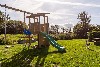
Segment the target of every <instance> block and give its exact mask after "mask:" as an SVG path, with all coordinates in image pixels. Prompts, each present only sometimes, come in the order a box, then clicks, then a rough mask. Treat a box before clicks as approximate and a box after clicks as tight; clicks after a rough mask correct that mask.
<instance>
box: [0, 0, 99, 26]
mask: <svg viewBox="0 0 100 67" xmlns="http://www.w3.org/2000/svg"><path fill="white" fill-rule="evenodd" d="M0 4H7V6H11V7H14V8H17V9H21V10H24V11H28V12H31V13H39V12H40V13H41V12H42V13H45V12H46V13H50V15H48V16H49V23H50V24H51V25H52V24H58V25H63V24H73V25H75V24H76V23H78V22H79V19H77V17H78V14H79V13H80V12H83V11H86V12H87V13H88V15H89V16H90V15H91V22H90V23H91V24H99V25H100V22H99V21H100V0H0ZM0 10H1V11H2V12H4V8H2V7H0ZM7 14H9V16H10V17H11V19H12V20H21V21H23V13H20V12H16V11H12V10H8V9H7ZM31 22H32V20H31ZM26 23H28V19H26Z"/></svg>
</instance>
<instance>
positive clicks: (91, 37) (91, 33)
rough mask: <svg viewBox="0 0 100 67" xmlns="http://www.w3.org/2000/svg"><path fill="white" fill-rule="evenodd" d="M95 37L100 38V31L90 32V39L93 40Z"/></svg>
mask: <svg viewBox="0 0 100 67" xmlns="http://www.w3.org/2000/svg"><path fill="white" fill-rule="evenodd" d="M94 38H100V31H93V32H89V33H88V41H90V42H92V41H93V39H94Z"/></svg>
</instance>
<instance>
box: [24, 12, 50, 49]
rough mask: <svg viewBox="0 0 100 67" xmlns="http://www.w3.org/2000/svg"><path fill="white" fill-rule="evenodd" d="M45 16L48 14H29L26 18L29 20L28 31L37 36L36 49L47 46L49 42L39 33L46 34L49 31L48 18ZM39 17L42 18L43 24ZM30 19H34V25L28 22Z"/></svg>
mask: <svg viewBox="0 0 100 67" xmlns="http://www.w3.org/2000/svg"><path fill="white" fill-rule="evenodd" d="M46 14H50V13H37V14H31V15H30V16H27V17H26V18H29V29H30V31H31V32H32V33H33V34H34V35H35V34H37V35H38V47H41V46H49V42H48V41H47V40H46V38H45V37H43V36H42V35H41V34H40V32H45V33H47V34H48V30H49V23H48V16H46ZM41 17H43V24H41ZM30 18H33V19H34V23H31V22H30Z"/></svg>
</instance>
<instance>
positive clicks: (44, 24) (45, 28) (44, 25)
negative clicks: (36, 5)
mask: <svg viewBox="0 0 100 67" xmlns="http://www.w3.org/2000/svg"><path fill="white" fill-rule="evenodd" d="M43 17H44V32H46V25H45V24H46V23H45V16H43Z"/></svg>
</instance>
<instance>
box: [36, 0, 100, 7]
mask: <svg viewBox="0 0 100 67" xmlns="http://www.w3.org/2000/svg"><path fill="white" fill-rule="evenodd" d="M36 1H41V2H51V3H58V4H66V5H73V6H87V7H100V5H97V4H86V3H77V2H76V3H72V2H61V1H57V0H54V1H53V0H36Z"/></svg>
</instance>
